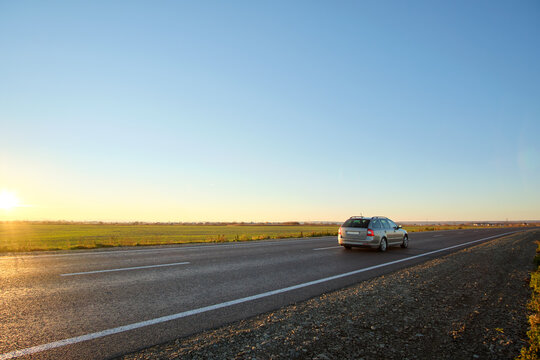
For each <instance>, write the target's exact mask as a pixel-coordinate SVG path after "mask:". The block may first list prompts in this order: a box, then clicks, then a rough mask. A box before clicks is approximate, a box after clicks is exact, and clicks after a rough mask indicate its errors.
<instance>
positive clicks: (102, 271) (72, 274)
mask: <svg viewBox="0 0 540 360" xmlns="http://www.w3.org/2000/svg"><path fill="white" fill-rule="evenodd" d="M187 264H189V262H178V263H171V264H159V265H145V266H134V267H127V268H120V269H107V270H94V271H84V272H76V273H70V274H60V276H74V275H88V274H98V273H106V272H113V271H128V270H139V269H151V268H158V267H165V266H176V265H187Z"/></svg>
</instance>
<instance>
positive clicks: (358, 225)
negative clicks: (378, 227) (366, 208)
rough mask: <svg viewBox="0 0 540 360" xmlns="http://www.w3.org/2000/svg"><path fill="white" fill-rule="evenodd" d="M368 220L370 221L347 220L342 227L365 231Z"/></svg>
mask: <svg viewBox="0 0 540 360" xmlns="http://www.w3.org/2000/svg"><path fill="white" fill-rule="evenodd" d="M369 220H370V219H349V220H347V221H345V223H344V224H343V227H352V228H364V229H367V227H368V226H369Z"/></svg>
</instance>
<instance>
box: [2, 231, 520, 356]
mask: <svg viewBox="0 0 540 360" xmlns="http://www.w3.org/2000/svg"><path fill="white" fill-rule="evenodd" d="M522 230H523V229H515V228H514V229H512V228H497V229H478V230H476V229H475V230H452V231H438V232H422V233H410V234H409V239H410V247H409V248H408V249H402V248H400V247H392V248H390V249H389V250H388V251H387V252H385V253H380V252H378V251H376V250H370V249H353V250H350V251H347V250H345V249H343V248H341V247H339V246H338V245H337V237H321V238H305V239H284V240H267V241H257V242H242V243H226V244H204V245H183V246H167V247H153V248H144V247H143V248H140V247H139V248H119V249H105V250H104V249H100V250H95V251H88V250H85V251H71V252H47V253H40V254H4V255H0V289H1V292H0V360H3V359H10V358H21V359H29V358H32V359H108V358H113V357H116V356H120V355H123V354H126V353H129V352H133V351H136V350H138V349H142V348H145V347H148V346H151V345H155V344H158V343H163V342H166V341H170V340H173V339H176V338H178V337H182V336H188V335H191V334H194V333H197V332H200V331H203V330H206V329H210V328H215V327H218V326H220V325H224V324H227V323H230V322H232V321H237V320H240V319H244V318H247V317H250V316H253V315H257V314H260V313H264V312H267V311H270V310H274V309H276V308H280V307H282V306H285V305H287V304H291V303H294V302H297V301H302V300H306V299H308V298H310V297H313V296H316V295H319V294H322V293H324V292H328V291H331V290H335V289H339V288H342V287H345V286H349V285H353V284H355V283H358V282H360V281H363V280H366V279H370V278H373V277H377V276H380V275H383V274H387V273H389V272H392V271H395V270H397V269H401V268H404V267H409V266H412V265H415V264H418V263H421V262H424V261H427V260H429V259H433V258H436V257H440V256H444V255H446V254H448V253H450V252H453V251H458V250H461V249H463V248H465V247H467V246H474V245H475V244H479V243H481V242H484V241H489V240H490V239H493V238H496V237H500V236H503V235H504V234H509V233H513V232H516V231H522Z"/></svg>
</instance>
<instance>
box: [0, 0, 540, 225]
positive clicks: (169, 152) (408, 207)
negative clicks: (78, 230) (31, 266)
mask: <svg viewBox="0 0 540 360" xmlns="http://www.w3.org/2000/svg"><path fill="white" fill-rule="evenodd" d="M538 39H540V3H538V2H537V1H520V2H510V1H475V2H469V1H455V2H447V1H412V2H400V1H385V2H381V1H351V2H347V1H342V2H337V3H336V2H330V1H295V2H286V1H272V2H270V1H267V2H264V1H263V2H252V1H233V2H217V1H216V2H213V1H199V2H177V1H170V2H168V1H163V2H159V3H156V2H145V1H102V2H100V1H97V2H72V1H57V2H55V1H53V2H46V3H45V2H39V1H1V2H0V48H1V49H2V51H1V54H2V55H1V56H0V188H1V189H8V190H10V191H15V192H16V193H17V194H18V196H19V198H20V199H21V202H23V203H25V204H27V205H31V206H25V207H20V208H17V209H12V210H11V211H9V212H7V211H5V212H3V213H2V212H1V211H0V220H2V219H6V220H13V219H28V220H40V219H68V220H109V221H114V220H122V221H130V220H148V221H285V220H342V219H344V218H347V217H349V216H350V215H357V214H359V213H363V214H365V215H376V214H378V215H387V216H390V217H392V218H394V219H396V220H398V221H400V220H401V221H403V220H487V219H489V220H504V219H506V218H508V219H539V218H540V205H539V204H540V190H539V189H540V186H539V185H540V160H539V159H540V145H539V140H538V137H539V134H540V85H539V84H540V46H539V44H540V42H539V41H538Z"/></svg>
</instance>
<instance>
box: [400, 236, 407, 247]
mask: <svg viewBox="0 0 540 360" xmlns="http://www.w3.org/2000/svg"><path fill="white" fill-rule="evenodd" d="M401 247H402V248H404V249H406V248H408V247H409V237H408V236H407V235H405V236H404V237H403V242H402V243H401Z"/></svg>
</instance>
